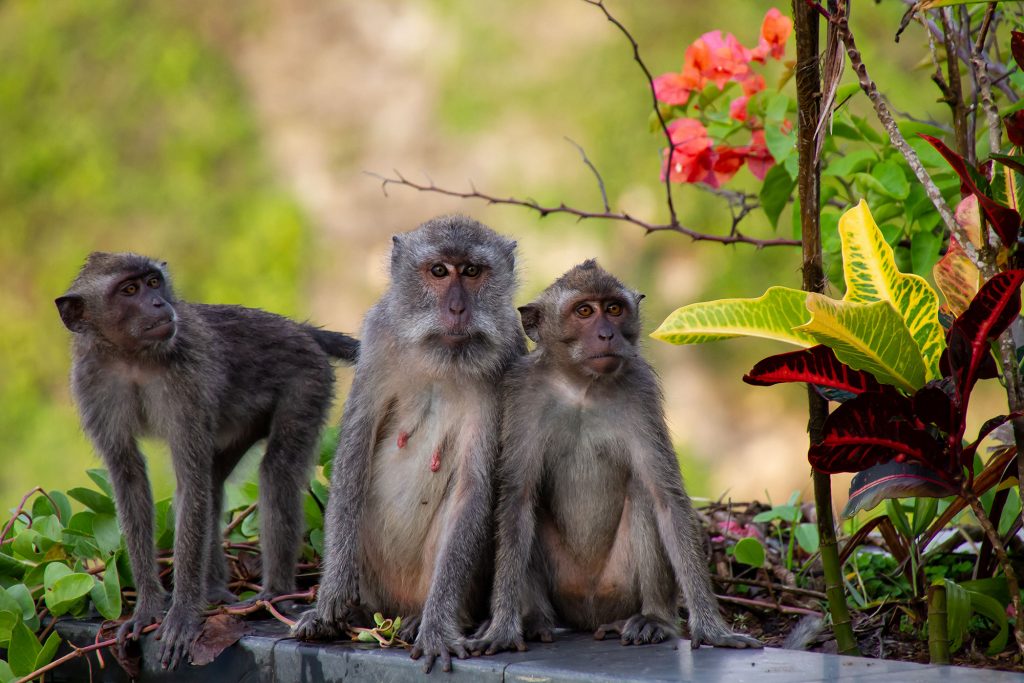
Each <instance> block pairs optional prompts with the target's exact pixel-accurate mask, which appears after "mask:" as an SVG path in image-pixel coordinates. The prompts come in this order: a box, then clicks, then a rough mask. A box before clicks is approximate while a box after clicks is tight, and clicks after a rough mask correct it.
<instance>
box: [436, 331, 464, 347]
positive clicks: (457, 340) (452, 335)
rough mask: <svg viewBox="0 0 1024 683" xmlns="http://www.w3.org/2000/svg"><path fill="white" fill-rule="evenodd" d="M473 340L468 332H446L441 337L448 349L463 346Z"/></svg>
mask: <svg viewBox="0 0 1024 683" xmlns="http://www.w3.org/2000/svg"><path fill="white" fill-rule="evenodd" d="M471 338H472V335H470V334H469V333H468V332H445V333H444V334H442V335H440V339H441V343H442V344H444V345H445V346H448V347H456V346H462V345H463V344H465V343H466V342H468V341H469V340H470V339H471Z"/></svg>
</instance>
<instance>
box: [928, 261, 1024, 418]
mask: <svg viewBox="0 0 1024 683" xmlns="http://www.w3.org/2000/svg"><path fill="white" fill-rule="evenodd" d="M1021 284H1024V270H1008V271H1006V272H1003V273H997V274H996V275H994V276H993V277H992V279H990V280H989V281H988V282H986V283H985V284H984V285H983V286H982V288H981V290H980V291H979V292H978V294H977V295H976V296H975V297H974V299H973V300H972V301H971V305H970V306H968V308H967V310H966V311H964V313H963V315H961V316H960V317H959V318H957V319H956V320H954V321H953V326H952V327H950V328H949V336H948V339H947V342H948V347H949V351H948V363H949V367H950V374H951V375H952V376H953V379H954V381H955V382H956V390H957V395H958V396H959V398H960V410H961V412H962V413H964V414H966V412H967V402H968V400H969V398H970V394H971V390H972V389H973V388H974V385H975V383H976V382H977V381H978V379H979V377H980V375H981V369H982V368H983V367H984V365H985V359H986V358H987V357H988V355H989V342H990V341H991V340H993V339H995V338H996V337H998V336H999V335H1001V334H1002V333H1003V331H1004V330H1006V328H1007V327H1009V325H1010V323H1011V322H1013V320H1014V318H1016V317H1017V316H1018V315H1019V314H1020V287H1021ZM963 431H964V425H963V420H962V419H961V424H960V428H959V432H958V433H957V436H958V437H963Z"/></svg>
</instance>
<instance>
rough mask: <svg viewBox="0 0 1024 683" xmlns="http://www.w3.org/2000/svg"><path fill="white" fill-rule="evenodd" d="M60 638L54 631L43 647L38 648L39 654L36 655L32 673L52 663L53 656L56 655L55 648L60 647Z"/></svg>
mask: <svg viewBox="0 0 1024 683" xmlns="http://www.w3.org/2000/svg"><path fill="white" fill-rule="evenodd" d="M60 642H61V641H60V636H59V635H57V632H56V631H54V632H53V633H51V634H50V637H49V638H47V639H46V642H45V643H43V647H42V648H40V650H39V653H38V654H36V661H35V664H33V666H32V670H33V671H37V670H39V669H42V668H43V667H44V666H46V665H47V664H49V663H50V662H52V661H53V656H54V655H55V654H57V648H58V647H60Z"/></svg>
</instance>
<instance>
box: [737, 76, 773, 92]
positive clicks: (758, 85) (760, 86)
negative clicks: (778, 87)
mask: <svg viewBox="0 0 1024 683" xmlns="http://www.w3.org/2000/svg"><path fill="white" fill-rule="evenodd" d="M740 87H741V88H743V94H744V95H753V94H754V93H758V92H761V91H762V90H764V89H765V87H767V84H766V83H765V82H764V76H762V75H761V74H755V73H752V74H750V75H749V76H747V77H746V78H744V79H743V80H742V81H740Z"/></svg>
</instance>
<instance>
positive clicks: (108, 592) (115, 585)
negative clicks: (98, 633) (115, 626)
mask: <svg viewBox="0 0 1024 683" xmlns="http://www.w3.org/2000/svg"><path fill="white" fill-rule="evenodd" d="M89 596H90V597H91V598H92V601H93V604H95V605H96V611H98V612H99V613H100V614H102V615H103V618H104V619H109V620H111V621H113V620H115V619H117V618H118V617H120V616H121V577H120V576H119V575H118V573H117V562H116V561H112V562H108V563H107V566H106V568H105V569H104V570H103V583H100V582H99V581H97V582H96V584H95V585H94V586H93V587H92V590H91V591H90V592H89Z"/></svg>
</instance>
